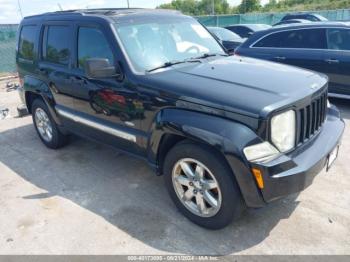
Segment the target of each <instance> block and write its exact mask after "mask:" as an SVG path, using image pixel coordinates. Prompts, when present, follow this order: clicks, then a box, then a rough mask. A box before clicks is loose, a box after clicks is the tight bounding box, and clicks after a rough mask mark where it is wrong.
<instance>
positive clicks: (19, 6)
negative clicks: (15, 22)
mask: <svg viewBox="0 0 350 262" xmlns="http://www.w3.org/2000/svg"><path fill="white" fill-rule="evenodd" d="M17 3H18V11H19V13H20V14H21V17H22V18H23V13H22V7H21V2H20V1H19V0H17Z"/></svg>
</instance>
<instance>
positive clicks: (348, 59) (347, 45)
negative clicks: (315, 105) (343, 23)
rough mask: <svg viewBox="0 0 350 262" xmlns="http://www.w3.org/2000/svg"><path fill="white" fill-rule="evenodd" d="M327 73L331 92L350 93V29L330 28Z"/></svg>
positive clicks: (326, 59)
mask: <svg viewBox="0 0 350 262" xmlns="http://www.w3.org/2000/svg"><path fill="white" fill-rule="evenodd" d="M327 42H328V50H327V52H326V57H325V66H324V68H325V73H326V74H327V75H328V77H329V92H330V93H336V94H340V95H350V29H347V28H328V29H327Z"/></svg>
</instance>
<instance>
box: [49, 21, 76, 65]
mask: <svg viewBox="0 0 350 262" xmlns="http://www.w3.org/2000/svg"><path fill="white" fill-rule="evenodd" d="M69 39H71V38H70V28H69V27H68V26H61V25H53V26H51V25H50V26H47V27H46V29H45V33H44V44H43V59H44V60H45V61H48V62H52V63H56V64H61V65H68V63H69V58H70V48H69Z"/></svg>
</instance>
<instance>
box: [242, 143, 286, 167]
mask: <svg viewBox="0 0 350 262" xmlns="http://www.w3.org/2000/svg"><path fill="white" fill-rule="evenodd" d="M243 152H244V155H245V157H246V158H247V160H248V161H250V162H262V161H268V160H272V159H273V158H275V157H277V156H278V155H279V154H280V153H279V152H278V150H277V149H276V148H275V147H274V146H273V145H271V144H270V143H269V142H263V143H260V144H256V145H253V146H248V147H246V148H244V150H243Z"/></svg>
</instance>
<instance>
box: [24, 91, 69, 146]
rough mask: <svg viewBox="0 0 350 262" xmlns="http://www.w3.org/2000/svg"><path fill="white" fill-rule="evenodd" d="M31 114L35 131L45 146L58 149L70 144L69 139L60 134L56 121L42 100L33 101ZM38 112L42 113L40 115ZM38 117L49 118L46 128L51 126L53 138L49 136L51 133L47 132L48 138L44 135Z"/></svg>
mask: <svg viewBox="0 0 350 262" xmlns="http://www.w3.org/2000/svg"><path fill="white" fill-rule="evenodd" d="M31 112H32V118H33V123H34V126H35V130H36V132H37V133H38V135H39V138H40V140H41V141H42V142H43V143H44V144H45V146H47V147H48V148H51V149H58V148H61V147H63V146H65V145H66V144H67V143H68V141H69V137H68V136H67V135H64V134H62V133H61V132H60V130H59V129H58V127H57V124H56V123H55V121H54V120H53V118H52V116H51V114H50V111H49V109H48V107H47V105H46V104H45V102H44V101H43V100H42V99H39V98H37V99H35V100H34V101H33V103H32V111H31ZM38 112H40V114H39V113H38ZM37 115H40V117H42V116H46V117H47V118H48V119H47V121H48V122H47V124H46V126H48V125H50V126H51V136H49V135H47V134H48V133H50V132H46V136H45V134H43V132H42V129H43V128H42V124H41V123H42V121H41V122H40V120H39V119H38V117H37ZM46 117H45V119H46ZM45 129H46V128H45ZM46 130H47V129H46Z"/></svg>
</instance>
